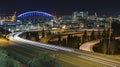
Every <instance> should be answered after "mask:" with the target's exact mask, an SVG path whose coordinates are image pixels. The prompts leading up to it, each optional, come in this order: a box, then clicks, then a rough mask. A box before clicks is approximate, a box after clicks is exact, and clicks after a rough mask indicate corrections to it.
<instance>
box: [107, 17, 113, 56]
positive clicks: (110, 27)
mask: <svg viewBox="0 0 120 67" xmlns="http://www.w3.org/2000/svg"><path fill="white" fill-rule="evenodd" d="M111 32H112V17H109V38H108V39H109V43H108V54H110V53H111V45H110V44H111Z"/></svg>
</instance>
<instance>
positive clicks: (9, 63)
mask: <svg viewBox="0 0 120 67" xmlns="http://www.w3.org/2000/svg"><path fill="white" fill-rule="evenodd" d="M0 67H20V65H19V64H18V62H16V61H15V60H14V59H12V58H10V57H9V56H8V55H7V52H6V51H4V50H1V49H0Z"/></svg>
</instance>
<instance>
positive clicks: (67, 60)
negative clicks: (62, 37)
mask: <svg viewBox="0 0 120 67" xmlns="http://www.w3.org/2000/svg"><path fill="white" fill-rule="evenodd" d="M2 48H4V49H6V50H7V51H8V52H9V55H10V56H14V55H15V57H17V58H19V57H22V58H20V59H22V60H24V61H25V60H28V61H29V60H31V58H33V57H34V56H37V55H38V54H39V53H41V52H50V53H52V54H55V55H57V57H58V58H59V60H60V61H62V63H64V64H69V65H68V66H71V67H108V66H106V65H103V64H99V63H96V64H95V62H92V61H89V60H85V59H82V58H79V57H77V55H76V54H71V53H69V52H63V51H60V52H59V51H58V52H56V51H51V50H46V49H43V48H40V47H36V46H33V45H29V44H25V43H20V42H19V43H16V42H13V41H9V42H8V46H4V47H3V46H2ZM24 58H25V59H24ZM61 65H62V64H61ZM62 66H63V67H64V65H62Z"/></svg>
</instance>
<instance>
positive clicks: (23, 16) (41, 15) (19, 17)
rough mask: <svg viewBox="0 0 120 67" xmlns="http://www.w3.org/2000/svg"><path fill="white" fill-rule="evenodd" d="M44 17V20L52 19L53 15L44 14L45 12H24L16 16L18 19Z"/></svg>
mask: <svg viewBox="0 0 120 67" xmlns="http://www.w3.org/2000/svg"><path fill="white" fill-rule="evenodd" d="M34 16H37V17H44V18H53V15H51V14H49V13H46V12H41V11H29V12H25V13H22V14H20V15H18V16H17V18H18V19H23V18H27V17H34Z"/></svg>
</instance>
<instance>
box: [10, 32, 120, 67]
mask: <svg viewBox="0 0 120 67" xmlns="http://www.w3.org/2000/svg"><path fill="white" fill-rule="evenodd" d="M21 33H22V32H20V33H17V34H16V35H14V37H13V39H11V40H13V41H15V42H22V43H26V44H29V45H28V46H27V47H26V48H27V49H28V47H30V46H34V47H37V48H41V49H42V48H44V49H47V50H52V53H56V54H59V56H60V57H59V59H60V60H61V61H64V62H67V63H69V64H72V65H75V66H77V67H80V66H82V65H83V66H82V67H88V66H89V67H113V66H118V67H120V62H119V61H120V60H117V59H115V58H112V57H107V56H105V55H99V54H96V53H90V52H85V51H82V50H79V51H78V50H74V49H71V48H65V47H59V46H53V45H49V44H43V43H39V42H33V41H30V40H26V39H22V38H20V37H19V35H20V34H21ZM21 45H22V44H20V45H19V46H21ZM24 46H25V45H24ZM11 48H12V47H11ZM12 49H15V48H12ZM29 49H30V48H29ZM31 49H32V48H31ZM15 50H17V49H15ZM21 53H24V52H21ZM26 54H29V53H28V52H26ZM32 55H33V54H32ZM30 56H31V54H30ZM86 64H88V66H86Z"/></svg>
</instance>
